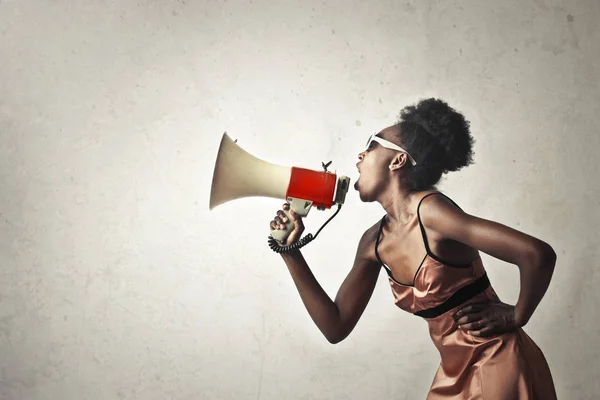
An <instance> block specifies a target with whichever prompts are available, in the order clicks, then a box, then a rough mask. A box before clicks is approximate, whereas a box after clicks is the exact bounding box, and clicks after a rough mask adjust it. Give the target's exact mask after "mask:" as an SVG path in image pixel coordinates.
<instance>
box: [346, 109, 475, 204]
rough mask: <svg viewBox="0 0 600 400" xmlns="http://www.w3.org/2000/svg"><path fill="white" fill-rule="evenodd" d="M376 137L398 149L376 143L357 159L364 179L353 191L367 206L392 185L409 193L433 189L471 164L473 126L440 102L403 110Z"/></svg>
mask: <svg viewBox="0 0 600 400" xmlns="http://www.w3.org/2000/svg"><path fill="white" fill-rule="evenodd" d="M377 137H379V138H381V139H384V140H387V141H389V142H391V143H392V144H394V145H397V146H399V148H400V149H398V148H393V147H394V146H393V145H390V144H389V143H387V144H386V142H378V141H372V142H371V144H370V146H369V149H367V150H365V151H363V152H361V153H360V154H359V159H360V161H359V163H358V164H357V166H358V168H359V171H360V172H361V177H360V178H359V180H360V183H359V182H358V181H357V182H356V184H355V188H356V189H357V190H359V193H360V195H361V199H363V200H364V201H370V200H371V201H372V200H375V199H376V198H377V197H378V194H380V193H381V192H383V191H384V190H385V188H386V187H388V186H389V185H390V184H398V183H399V184H400V186H401V187H402V189H403V190H405V191H407V192H418V191H423V190H431V189H435V185H436V184H437V183H438V182H439V181H440V179H441V177H442V175H443V174H445V173H448V172H450V171H458V170H460V169H461V168H463V167H465V166H467V165H469V164H471V163H472V162H473V142H474V140H473V138H472V136H471V133H470V131H469V122H468V121H467V120H465V118H464V117H463V115H462V114H460V113H459V112H457V111H455V110H454V109H453V108H451V107H450V106H449V105H448V104H446V103H445V102H444V101H442V100H439V99H433V98H431V99H425V100H421V101H420V102H418V103H417V104H416V105H411V106H407V107H405V108H403V109H402V110H401V112H400V116H399V119H398V121H397V123H396V124H395V125H392V126H390V127H388V128H386V129H384V130H382V131H381V132H379V133H378V134H377ZM411 159H413V160H414V163H413V162H412V160H411ZM413 164H414V165H413Z"/></svg>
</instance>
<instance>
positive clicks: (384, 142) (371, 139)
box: [365, 133, 417, 166]
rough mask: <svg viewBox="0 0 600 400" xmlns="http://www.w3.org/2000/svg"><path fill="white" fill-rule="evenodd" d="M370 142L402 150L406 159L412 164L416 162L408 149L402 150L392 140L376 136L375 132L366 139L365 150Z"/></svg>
mask: <svg viewBox="0 0 600 400" xmlns="http://www.w3.org/2000/svg"><path fill="white" fill-rule="evenodd" d="M371 142H377V143H379V144H380V145H382V146H383V147H385V148H386V149H390V150H396V151H399V152H402V153H404V154H406V155H407V156H408V159H409V161H410V163H411V164H412V165H413V166H415V165H417V162H416V161H415V159H414V158H412V156H411V155H410V154H409V153H408V151H406V150H404V149H403V148H402V147H400V146H398V145H396V144H394V143H392V142H389V141H387V140H385V139H383V138H380V137H379V136H377V134H376V133H374V134H372V135H371V136H370V137H369V140H368V141H367V147H365V151H366V150H368V149H369V147H370V146H371Z"/></svg>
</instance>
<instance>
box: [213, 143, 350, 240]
mask: <svg viewBox="0 0 600 400" xmlns="http://www.w3.org/2000/svg"><path fill="white" fill-rule="evenodd" d="M324 169H325V171H314V170H311V169H306V168H300V167H285V166H282V165H277V164H272V163H270V162H267V161H264V160H261V159H260V158H257V157H255V156H253V155H252V154H250V153H248V152H247V151H245V150H244V149H242V148H241V147H240V146H238V145H237V143H236V142H234V141H233V140H232V139H231V137H229V135H228V134H227V132H225V133H224V134H223V137H222V138H221V144H220V146H219V151H218V153H217V160H216V163H215V170H214V172H213V180H212V186H211V192H210V204H209V209H210V210H212V209H213V208H215V207H216V206H218V205H220V204H223V203H226V202H229V201H232V200H235V199H240V198H244V197H255V196H259V197H272V198H278V199H284V200H286V201H287V202H288V203H290V208H291V209H292V210H294V212H295V213H296V214H298V215H299V216H301V217H305V216H306V215H308V212H309V211H310V209H311V207H313V206H315V207H317V209H319V210H324V209H329V208H331V207H332V206H333V205H335V204H337V205H338V206H341V205H342V204H343V203H344V201H345V199H346V193H347V192H348V188H349V187H350V178H349V177H347V176H337V175H336V174H335V173H332V172H328V171H327V168H326V166H325V165H324ZM286 213H287V212H286ZM293 230H294V223H293V221H292V220H291V218H290V217H289V215H288V222H287V224H286V228H285V229H278V230H271V236H272V237H273V238H275V239H276V240H277V241H279V242H280V243H281V242H283V241H285V239H286V238H287V237H288V236H289V234H290V233H291V232H292V231H293Z"/></svg>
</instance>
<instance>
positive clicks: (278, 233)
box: [271, 210, 294, 243]
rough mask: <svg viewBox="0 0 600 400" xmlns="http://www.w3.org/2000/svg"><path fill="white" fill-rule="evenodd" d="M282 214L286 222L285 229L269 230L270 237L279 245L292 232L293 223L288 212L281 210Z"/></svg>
mask: <svg viewBox="0 0 600 400" xmlns="http://www.w3.org/2000/svg"><path fill="white" fill-rule="evenodd" d="M283 212H284V213H285V216H286V217H287V220H288V222H287V223H286V224H285V229H271V236H273V238H275V239H276V240H277V241H278V242H279V243H283V242H284V241H285V239H287V237H288V236H290V234H291V233H292V231H293V230H294V221H292V218H291V217H290V213H289V211H287V210H283Z"/></svg>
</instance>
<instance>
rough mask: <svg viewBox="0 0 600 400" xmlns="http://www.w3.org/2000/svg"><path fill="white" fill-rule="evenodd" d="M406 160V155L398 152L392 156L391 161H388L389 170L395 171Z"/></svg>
mask: <svg viewBox="0 0 600 400" xmlns="http://www.w3.org/2000/svg"><path fill="white" fill-rule="evenodd" d="M407 161H408V157H407V156H406V154H405V153H398V154H396V155H395V156H394V158H392V161H390V166H389V168H390V171H395V170H397V169H400V168H402V167H403V166H404V165H405V164H406V162H407Z"/></svg>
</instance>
